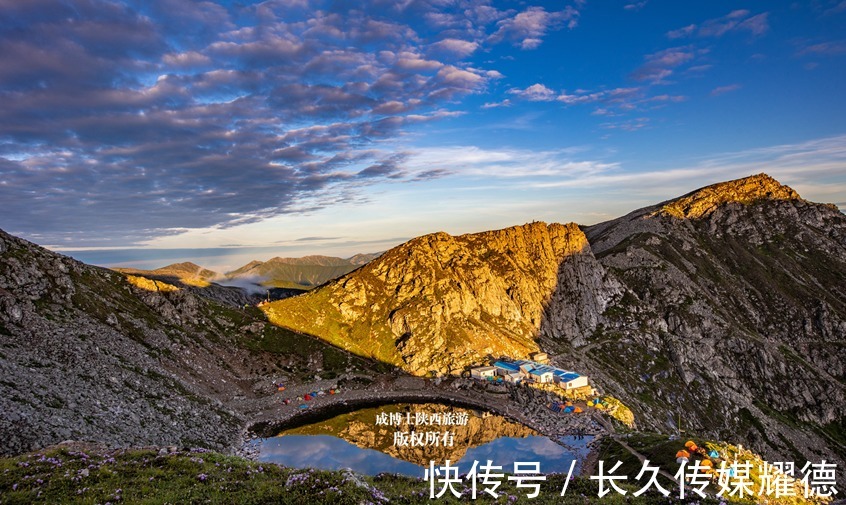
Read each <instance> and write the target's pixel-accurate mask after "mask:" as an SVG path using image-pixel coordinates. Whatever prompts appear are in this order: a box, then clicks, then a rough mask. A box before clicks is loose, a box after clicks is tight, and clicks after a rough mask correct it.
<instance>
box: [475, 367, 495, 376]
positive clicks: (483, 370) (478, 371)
mask: <svg viewBox="0 0 846 505" xmlns="http://www.w3.org/2000/svg"><path fill="white" fill-rule="evenodd" d="M495 376H496V367H492V366H480V367H476V368H471V369H470V377H473V378H474V379H493V378H494V377H495Z"/></svg>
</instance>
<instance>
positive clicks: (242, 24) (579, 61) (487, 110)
mask: <svg viewBox="0 0 846 505" xmlns="http://www.w3.org/2000/svg"><path fill="white" fill-rule="evenodd" d="M843 90H846V0H810V1H803V2H787V1H737V2H726V1H719V0H709V1H700V2H678V1H672V0H667V1H658V0H641V1H633V0H621V1H615V0H603V1H599V0H573V1H558V0H556V1H546V2H537V1H526V2H516V1H515V2H509V1H502V2H499V1H493V0H491V1H488V0H390V1H387V0H385V1H382V0H370V1H366V2H352V1H320V0H315V1H312V0H269V1H265V2H250V1H246V0H240V1H218V2H203V1H188V0H144V1H140V0H139V1H134V0H132V1H120V2H118V1H113V2H105V1H100V0H27V1H26V2H20V1H15V0H0V208H2V211H0V228H2V229H3V230H5V231H6V232H9V233H12V234H14V235H17V236H21V237H23V238H26V239H28V240H31V241H33V242H36V243H38V244H40V245H43V246H46V247H49V248H51V249H54V250H59V251H63V252H66V253H67V254H70V255H72V256H74V257H77V258H79V259H82V260H83V261H88V262H91V263H95V264H101V265H106V266H137V267H141V268H156V267H160V266H164V265H165V264H167V263H172V262H175V261H186V260H191V261H194V262H196V263H199V264H201V265H203V266H206V267H209V268H213V269H216V270H218V271H227V270H231V269H234V268H237V267H238V266H240V265H242V264H244V263H246V262H247V261H249V260H251V259H261V260H266V259H268V258H270V257H272V256H301V255H305V254H327V255H336V256H351V255H352V254H355V253H359V252H375V251H381V250H385V249H387V248H389V247H392V246H395V245H397V244H399V243H401V242H403V241H405V240H408V239H410V238H412V237H415V236H419V235H423V234H426V233H432V232H436V231H446V232H447V233H451V234H461V233H470V232H477V231H482V230H487V229H497V228H503V227H507V226H513V225H519V224H523V223H526V222H530V221H535V220H542V221H548V222H578V223H580V224H593V223H597V222H601V221H604V220H607V219H612V218H615V217H618V216H620V215H623V214H625V213H627V212H630V211H632V210H634V209H636V208H639V207H643V206H645V205H650V204H654V203H657V202H660V201H663V200H666V199H669V198H673V197H675V196H679V195H681V194H684V193H687V192H689V191H691V190H693V189H696V188H698V187H701V186H704V185H707V184H711V183H714V182H719V181H723V180H729V179H733V178H737V177H743V176H746V175H751V174H755V173H760V172H766V173H769V174H770V175H772V176H773V177H776V178H777V179H778V180H779V181H781V182H782V183H784V184H788V185H790V186H792V187H793V188H794V189H796V190H797V191H799V193H800V194H801V195H802V196H803V197H805V198H807V199H810V200H813V201H820V202H831V203H836V204H837V205H839V206H840V207H841V208H846V97H845V96H846V93H844V92H843Z"/></svg>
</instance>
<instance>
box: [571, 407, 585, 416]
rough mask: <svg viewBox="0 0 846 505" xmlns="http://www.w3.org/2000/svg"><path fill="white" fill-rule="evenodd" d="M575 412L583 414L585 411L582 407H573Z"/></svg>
mask: <svg viewBox="0 0 846 505" xmlns="http://www.w3.org/2000/svg"><path fill="white" fill-rule="evenodd" d="M573 412H575V413H576V414H581V413H582V412H584V411H583V410H582V408H581V407H576V408H575V409H573Z"/></svg>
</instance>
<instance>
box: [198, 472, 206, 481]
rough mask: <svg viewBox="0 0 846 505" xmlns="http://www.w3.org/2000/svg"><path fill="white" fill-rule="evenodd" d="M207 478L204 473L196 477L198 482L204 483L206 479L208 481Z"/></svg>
mask: <svg viewBox="0 0 846 505" xmlns="http://www.w3.org/2000/svg"><path fill="white" fill-rule="evenodd" d="M208 478H209V476H208V475H206V474H204V473H201V474H200V475H198V476H197V479H199V480H200V482H205V481H206V479H208Z"/></svg>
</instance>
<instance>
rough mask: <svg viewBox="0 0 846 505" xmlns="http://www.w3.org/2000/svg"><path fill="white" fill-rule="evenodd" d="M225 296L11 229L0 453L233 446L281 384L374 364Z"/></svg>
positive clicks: (1, 265) (2, 289) (2, 333)
mask: <svg viewBox="0 0 846 505" xmlns="http://www.w3.org/2000/svg"><path fill="white" fill-rule="evenodd" d="M171 270H179V271H193V272H195V273H196V272H202V271H201V270H196V269H194V268H193V267H191V266H188V267H185V266H184V265H183V266H182V267H180V268H171ZM218 288H220V289H224V288H221V287H219V286H218ZM226 289H228V290H235V288H226ZM236 291H240V290H236ZM208 293H211V296H205V295H206V294H208ZM215 293H217V291H215V288H214V285H212V286H211V287H210V288H198V287H195V286H188V287H183V286H180V285H176V284H169V283H167V282H165V281H162V280H156V279H152V280H151V279H148V278H146V277H142V276H136V275H124V274H121V273H118V272H114V271H112V270H107V269H103V268H98V267H93V266H89V265H85V264H83V263H80V262H78V261H76V260H73V259H72V258H68V257H65V256H62V255H59V254H56V253H53V252H51V251H48V250H46V249H43V248H41V247H38V246H36V245H34V244H32V243H29V242H27V241H25V240H22V239H19V238H16V237H13V236H11V235H8V234H6V233H4V232H2V231H0V412H2V413H3V414H2V415H0V441H2V442H0V454H17V453H20V452H23V451H28V450H33V449H38V448H41V447H45V446H48V445H51V444H56V443H59V442H61V441H63V440H68V439H74V440H91V441H99V442H104V443H107V444H109V445H112V446H118V447H125V446H146V445H159V446H169V445H175V446H192V447H208V448H215V449H227V448H232V447H234V446H237V445H239V444H240V434H241V430H242V429H243V427H244V425H245V424H246V423H247V422H248V421H249V420H252V416H253V415H254V414H255V412H254V409H256V408H259V407H257V405H259V404H260V403H261V401H262V399H266V397H267V396H269V395H272V394H273V393H274V392H275V388H269V386H270V384H272V382H273V381H274V380H278V378H279V377H280V376H281V375H284V376H287V377H289V378H290V379H291V380H292V381H295V382H296V381H299V380H304V379H305V378H309V379H311V378H313V376H314V371H315V369H323V372H321V373H324V374H325V375H326V374H329V375H330V376H331V374H333V373H338V372H339V371H340V372H343V371H344V369H345V368H347V367H350V366H352V367H355V368H359V367H362V366H366V364H365V363H364V362H363V361H361V360H353V361H351V362H350V361H348V360H347V358H346V356H345V355H344V353H341V352H340V351H338V350H336V349H334V348H331V347H329V346H327V345H326V344H324V343H323V342H322V341H319V340H316V339H311V338H308V337H305V336H303V335H299V334H293V333H291V332H289V331H286V330H283V329H280V328H277V327H275V326H272V325H269V324H267V323H266V322H265V321H264V318H263V317H262V314H261V312H259V311H258V309H256V308H254V307H250V308H248V309H244V308H243V305H240V308H235V307H232V306H231V305H227V304H224V303H220V302H219V301H217V300H215V298H216V296H217V295H215ZM241 296H244V295H243V293H242V294H241Z"/></svg>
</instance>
